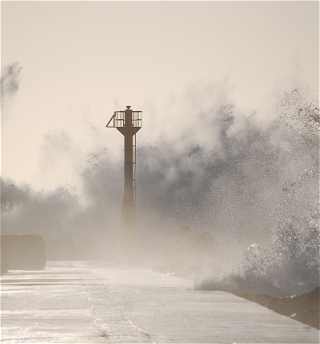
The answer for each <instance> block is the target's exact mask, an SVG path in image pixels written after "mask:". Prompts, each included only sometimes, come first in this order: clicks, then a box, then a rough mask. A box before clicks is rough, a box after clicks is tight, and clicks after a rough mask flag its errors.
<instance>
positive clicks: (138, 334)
mask: <svg viewBox="0 0 320 344" xmlns="http://www.w3.org/2000/svg"><path fill="white" fill-rule="evenodd" d="M1 342H2V343H20V344H22V343H74V344H76V343H319V331H317V330H316V329H313V328H311V327H309V326H306V325H304V324H301V323H299V322H296V321H294V320H292V319H290V318H287V317H284V316H281V315H279V314H276V313H274V312H272V311H270V310H268V309H266V308H264V307H262V306H260V305H258V304H256V303H252V302H250V301H247V300H244V299H242V298H239V297H237V296H234V295H232V294H229V293H225V292H208V291H207V292H202V291H193V290H192V282H191V281H188V280H184V279H181V278H177V277H173V276H167V275H164V274H160V273H157V272H153V271H151V270H148V269H143V268H132V267H125V266H118V265H116V264H110V263H99V262H48V263H47V266H46V269H45V270H42V271H10V272H9V273H7V274H5V275H3V276H1Z"/></svg>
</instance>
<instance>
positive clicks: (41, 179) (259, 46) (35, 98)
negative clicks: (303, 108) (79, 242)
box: [1, 1, 319, 188]
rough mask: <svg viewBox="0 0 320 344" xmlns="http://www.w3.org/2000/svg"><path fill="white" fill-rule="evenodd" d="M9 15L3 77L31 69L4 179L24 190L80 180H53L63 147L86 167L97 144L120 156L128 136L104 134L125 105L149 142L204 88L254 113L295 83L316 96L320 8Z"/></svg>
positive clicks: (10, 108)
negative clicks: (174, 108) (225, 92)
mask: <svg viewBox="0 0 320 344" xmlns="http://www.w3.org/2000/svg"><path fill="white" fill-rule="evenodd" d="M1 6H2V16H1V22H2V23H1V30H2V36H1V49H2V54H1V59H2V67H3V66H6V65H8V64H10V63H12V62H15V61H19V63H20V64H21V66H22V68H23V69H22V73H21V74H22V77H21V83H20V88H19V90H18V92H17V93H16V95H15V96H14V97H13V99H12V100H11V101H10V102H8V105H6V106H5V108H3V111H2V112H3V117H2V174H3V177H9V178H12V179H14V180H16V181H17V182H23V181H26V182H30V183H33V184H34V185H35V186H38V187H44V188H46V187H54V186H57V185H59V184H63V183H64V182H68V181H69V182H71V181H72V180H73V177H74V176H73V173H74V172H72V171H71V169H70V171H69V170H68V168H67V167H66V168H65V167H62V168H65V171H64V172H65V173H64V175H62V174H60V177H59V173H58V174H54V173H52V174H51V176H50V170H51V169H52V170H54V166H53V165H54V163H55V158H54V154H55V149H56V150H57V154H60V153H61V152H62V153H63V154H65V158H64V159H65V160H59V161H60V163H61V161H65V162H66V161H67V160H68V161H69V160H70V159H71V160H72V159H74V160H75V161H76V163H78V162H79V161H80V160H81V159H80V156H81V155H83V154H85V153H86V152H87V151H88V150H90V149H91V148H92V147H95V146H97V147H102V146H104V145H105V146H108V145H109V146H110V145H112V144H113V145H116V146H117V147H119V149H120V148H121V144H122V141H121V137H120V135H117V134H118V133H116V132H112V133H111V132H109V131H107V129H105V128H104V125H105V124H106V123H107V122H108V120H109V118H110V117H111V115H112V113H113V111H115V110H123V109H124V107H125V105H132V107H133V108H134V109H136V110H142V111H144V112H143V115H144V122H143V123H144V126H145V127H144V130H142V131H141V137H142V140H147V139H148V137H150V136H151V133H150V132H151V131H152V130H153V132H152V135H159V134H160V133H161V127H158V128H149V129H148V113H147V111H146V109H149V110H150V109H151V108H153V109H154V108H156V109H157V108H159V107H160V105H161V104H163V102H168V101H169V99H171V98H170V97H172V96H173V95H174V96H178V95H179V94H181V93H183V92H184V90H185V89H186V88H188V87H189V86H190V85H193V84H194V83H199V82H200V83H211V82H212V83H214V82H216V81H219V80H222V79H227V80H228V82H229V84H230V86H231V88H232V97H233V98H234V99H235V102H236V104H237V106H238V107H239V108H240V109H244V111H245V110H248V109H255V108H258V107H259V106H260V105H261V104H264V103H265V102H266V101H267V99H268V98H269V97H270V94H272V92H273V91H274V89H275V88H277V87H278V85H279V84H286V83H287V82H290V81H292V80H293V79H294V78H299V79H300V78H301V79H302V80H304V82H305V83H306V84H308V85H309V86H310V89H311V90H312V91H314V92H316V93H317V92H318V83H319V66H318V65H319V3H318V2H302V1H301V2H28V1H23V2H6V1H3V2H2V5H1ZM154 112H155V114H156V115H157V116H162V115H163V114H162V113H161V112H160V111H157V110H154ZM164 118H165V116H164ZM158 123H159V122H158ZM160 123H161V122H160ZM151 129H152V130H151ZM62 131H63V132H62ZM56 133H60V134H59V135H58V136H57V135H56ZM65 134H66V136H64V135H65ZM108 135H109V136H108ZM139 135H140V134H139ZM69 136H70V138H71V139H70V140H69ZM48 137H49V139H48ZM55 140H56V142H54V141H55ZM68 140H69V141H68ZM110 141H112V142H110ZM48 152H49V153H48ZM70 152H71V153H72V154H71V156H70V155H68V154H69V153H70ZM46 159H47V160H46ZM50 164H52V167H50ZM60 170H61V167H60ZM68 171H69V172H68ZM68 173H69V175H68Z"/></svg>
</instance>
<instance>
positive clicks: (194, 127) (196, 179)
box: [1, 80, 319, 292]
mask: <svg viewBox="0 0 320 344" xmlns="http://www.w3.org/2000/svg"><path fill="white" fill-rule="evenodd" d="M317 104H318V101H317V97H316V96H314V95H312V94H311V93H310V91H309V90H308V88H307V87H305V86H303V85H302V83H301V84H300V86H299V87H297V86H296V85H293V86H292V87H291V88H290V89H282V90H281V91H280V90H279V89H278V90H277V92H275V93H274V94H273V95H271V96H270V99H269V101H268V104H267V105H266V106H263V107H261V108H259V109H256V110H252V111H243V110H241V109H239V108H238V107H237V104H236V102H235V101H234V100H233V99H232V91H231V90H230V83H229V81H227V80H221V81H218V82H216V83H210V84H206V83H204V82H195V83H194V84H192V85H191V86H190V87H188V88H187V89H185V90H184V91H183V92H181V94H179V95H177V94H173V95H172V96H171V97H170V98H169V99H168V100H167V101H166V102H164V105H161V106H159V104H157V103H154V102H150V101H146V107H145V109H142V110H143V116H144V125H143V128H142V131H144V132H145V133H144V134H143V135H141V137H142V140H141V141H140V136H139V135H140V133H139V134H138V137H137V138H138V151H137V154H138V156H137V173H136V175H137V221H138V231H139V240H140V250H141V253H142V256H143V257H145V260H146V261H148V262H149V264H151V265H152V264H161V259H162V257H161V255H166V252H167V251H166V247H164V246H165V245H166V243H167V241H166V238H167V237H168V235H170V234H172V233H173V232H174V231H176V230H177V229H179V228H181V227H183V226H188V227H189V228H191V230H192V232H193V233H195V235H196V236H200V235H201V234H203V233H207V234H209V235H210V237H212V239H213V241H214V242H216V243H217V245H216V248H215V249H214V251H213V252H210V253H209V256H210V259H211V260H212V264H213V265H214V266H215V269H217V267H219V271H215V274H216V276H219V278H220V279H219V278H218V280H215V281H213V282H212V278H211V277H210V276H208V272H207V275H202V277H199V279H200V281H202V282H199V283H200V285H204V286H205V285H207V284H208V283H209V284H210V283H211V285H212V283H214V284H215V285H216V287H217V288H218V286H220V288H222V289H228V288H227V287H226V284H228V283H229V282H226V281H230V276H233V277H234V278H233V281H235V280H237V279H241V278H242V280H243V279H244V280H246V277H244V275H245V273H248V271H253V270H255V268H254V267H256V266H257V264H258V265H259V264H260V265H261V264H262V263H261V259H262V258H261V255H262V253H259V254H257V252H256V251H258V252H264V253H263V254H264V255H265V257H268V259H267V258H265V259H264V263H263V264H266V263H265V261H266V260H268V262H269V263H270V260H272V264H269V263H268V264H269V265H268V267H266V266H265V267H264V271H265V272H266V271H267V270H268V269H269V270H272V269H273V268H274V267H275V265H277V264H280V265H281V264H283V266H288V264H289V263H290V264H291V270H292V271H291V272H290V273H288V276H289V277H288V280H289V279H290V278H291V277H290V276H292V275H293V274H295V273H296V271H297V270H296V269H295V268H294V267H297V266H296V265H295V261H296V260H297V259H299V260H300V262H301V264H302V266H304V265H303V264H304V263H303V262H307V261H308V264H307V265H308V266H309V267H310V269H308V268H306V269H303V268H302V267H301V264H300V268H299V271H304V273H303V274H300V275H299V278H297V284H299V281H300V280H301V279H302V278H304V279H307V280H308V278H309V277H310V276H311V275H312V274H314V273H315V271H317V269H318V264H319V263H318V258H317V255H316V252H317V251H316V247H317V245H318V241H319V240H318V239H317V236H316V234H317V233H318V232H319V227H318V222H317V215H318V209H317V206H318V201H319V198H318V197H319V195H318V189H319V183H318V178H317V176H318V166H319V156H318V151H319V138H318V125H319V108H318V105H317ZM132 105H134V104H132ZM107 120H108V118H106V122H107ZM105 135H106V136H107V135H108V131H106V132H105ZM44 142H47V144H46V145H44V146H43V147H44V148H43V149H44V151H46V152H47V153H48V154H47V155H46V156H47V162H46V164H47V166H49V165H50V162H54V161H55V164H56V166H58V168H59V169H62V170H63V169H64V166H63V165H61V166H60V165H59V163H61V161H62V162H63V161H65V162H66V164H71V165H72V166H73V169H74V171H76V179H75V184H74V185H72V184H68V185H65V184H62V185H61V187H59V188H57V189H55V190H52V191H43V190H37V189H36V188H34V187H33V186H32V185H21V184H19V185H18V184H16V183H15V182H14V181H11V180H8V179H5V180H2V195H1V197H2V198H1V207H2V212H3V215H2V233H4V234H9V233H10V234H18V233H19V234H26V233H28V234H31V233H39V234H42V235H43V236H44V238H46V239H61V238H64V239H71V240H72V242H73V243H74V246H75V247H77V252H78V256H77V257H78V258H79V257H80V258H83V259H116V258H115V257H116V253H117V242H118V228H119V226H120V216H121V202H122V193H123V175H122V174H123V166H122V162H121V156H119V157H118V156H115V153H114V151H112V149H111V148H110V147H104V148H102V147H101V145H100V144H99V145H97V146H96V147H94V148H92V149H91V150H90V151H89V152H86V153H83V151H81V149H79V144H77V143H75V142H74V141H73V138H72V134H71V133H68V132H67V131H63V132H61V131H59V130H56V131H51V132H50V133H47V134H46V135H45V136H44ZM48 142H49V144H48ZM55 147H56V148H57V149H54V148H55ZM118 152H120V153H119V154H122V152H121V150H119V151H118ZM62 156H63V157H64V158H63V159H62V158H61V157H62ZM61 159H62V160H61ZM57 164H58V165H57ZM310 228H312V230H311V232H312V233H311V232H310ZM285 233H286V234H285ZM293 233H295V234H294V235H293ZM310 233H311V234H310ZM310 235H311V236H312V240H311V239H310ZM292 236H294V237H296V238H298V239H297V240H298V241H299V240H300V241H299V242H300V244H299V245H298V244H295V245H296V246H295V251H293V248H294V247H293V242H292V240H291V239H290V237H292ZM308 238H309V239H310V240H309V239H308ZM289 239H290V240H291V242H290V243H289V241H288V240H289ZM302 242H303V245H304V246H303V245H302ZM250 245H254V246H251V249H250ZM290 245H291V246H290ZM155 247H157V250H155V249H154V248H155ZM297 248H299V250H298V249H297ZM248 250H249V251H248ZM279 250H281V252H282V254H283V255H286V262H285V263H284V261H283V260H282V261H281V262H280V261H279V260H277V259H276V258H277V255H278V254H279V252H280V251H279ZM155 252H156V253H155ZM248 252H249V253H248ZM252 252H253V253H252ZM80 253H81V254H80ZM290 254H291V255H296V257H295V258H294V257H291V258H290ZM253 256H254V257H255V258H252V257H253ZM257 257H258V258H257ZM260 258H261V259H260ZM289 258H290V259H291V261H290V259H289ZM166 259H167V258H166ZM259 259H260V261H259ZM239 261H240V262H241V263H240V266H239V264H238V263H239ZM243 261H244V262H247V261H249V262H250V264H251V265H250V264H249V265H248V264H247V263H246V264H245V265H244V264H243ZM257 261H259V262H258V263H257ZM192 263H193V262H192V261H191V262H190V264H192ZM263 264H262V265H263ZM262 265H261V266H262ZM307 265H306V266H307ZM269 270H268V271H269ZM280 270H281V269H280ZM280 270H279V271H280ZM231 271H232V275H230V273H231ZM268 273H269V276H270V274H271V272H270V271H269V272H268ZM268 273H267V275H268ZM209 275H210V273H209ZM280 275H281V273H279V274H278V277H277V278H278V279H279V278H280ZM306 275H307V276H306ZM226 276H227V277H226ZM309 279H310V278H309ZM198 281H199V280H198ZM208 281H209V282H208ZM201 283H202V284H201ZM206 283H207V284H206ZM310 283H311V284H312V285H314V284H316V283H317V281H316V280H315V279H313V280H312V281H311V282H310ZM238 284H239V283H238ZM258 284H259V283H256V284H255V285H258ZM233 285H235V283H233ZM286 287H287V285H283V286H278V287H277V288H278V289H279V290H283V289H285V288H286ZM281 288H282V289H281ZM307 288H310V285H309V286H308V287H307ZM258 289H259V288H258ZM293 289H294V288H293ZM274 290H275V288H274V287H272V288H270V290H269V291H270V292H272V291H274Z"/></svg>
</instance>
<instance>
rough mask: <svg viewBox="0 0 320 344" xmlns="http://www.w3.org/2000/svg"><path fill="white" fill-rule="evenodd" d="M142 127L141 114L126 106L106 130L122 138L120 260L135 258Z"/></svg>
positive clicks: (110, 121)
mask: <svg viewBox="0 0 320 344" xmlns="http://www.w3.org/2000/svg"><path fill="white" fill-rule="evenodd" d="M141 126H142V112H141V111H133V110H132V109H131V106H127V107H126V110H124V111H115V112H114V114H113V116H112V117H111V119H110V120H109V122H108V124H107V125H106V127H107V128H116V129H118V131H119V132H120V133H121V134H122V135H123V136H124V191H123V201H122V221H121V232H120V245H121V247H120V248H121V250H120V253H121V258H122V259H123V260H127V261H130V260H134V259H135V258H136V257H137V251H136V250H137V243H136V241H137V240H136V212H135V206H136V204H135V198H136V197H135V193H136V186H135V171H136V147H137V145H136V142H137V139H136V134H137V132H138V131H139V130H140V129H141Z"/></svg>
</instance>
